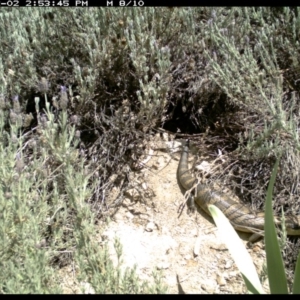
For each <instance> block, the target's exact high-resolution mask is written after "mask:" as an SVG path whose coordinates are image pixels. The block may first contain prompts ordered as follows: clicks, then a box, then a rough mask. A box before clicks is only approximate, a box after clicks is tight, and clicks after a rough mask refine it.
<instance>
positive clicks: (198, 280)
mask: <svg viewBox="0 0 300 300" xmlns="http://www.w3.org/2000/svg"><path fill="white" fill-rule="evenodd" d="M180 145H181V144H180V142H178V141H173V142H169V141H167V138H165V141H164V140H162V139H161V138H158V137H156V141H152V142H151V143H149V145H148V146H149V148H148V150H147V153H148V155H146V156H145V157H144V160H143V163H144V165H143V168H141V169H140V170H139V171H137V172H135V173H133V174H132V178H131V180H132V181H133V182H134V183H135V184H136V186H137V187H139V188H140V192H142V195H141V194H139V193H137V192H136V191H135V190H131V191H128V192H127V198H126V199H125V200H124V201H123V204H122V206H121V207H120V209H119V210H118V212H117V213H116V214H115V215H114V217H113V218H112V222H110V223H109V225H108V226H107V228H106V230H105V231H104V232H103V234H102V235H101V236H99V237H97V238H98V239H99V243H100V242H101V241H104V240H106V241H108V244H109V249H110V255H111V258H112V259H113V261H115V262H116V263H117V258H116V253H115V250H114V247H113V244H114V240H115V237H118V238H119V239H120V242H121V244H122V245H123V256H122V260H123V268H124V269H125V268H126V267H133V266H134V265H136V266H137V274H138V275H139V278H140V279H145V280H149V281H151V279H152V276H151V274H152V271H153V270H161V271H162V272H163V281H164V283H165V284H166V285H167V286H168V293H170V294H178V293H180V294H183V293H185V294H212V293H220V294H228V293H230V294H238V293H247V290H246V287H245V284H244V281H243V279H242V277H241V275H240V273H239V270H238V269H237V267H236V265H235V263H234V261H233V259H232V257H231V256H230V254H229V252H228V250H227V248H226V246H225V244H224V243H223V241H222V237H221V236H220V235H219V233H218V231H217V228H216V226H215V225H214V223H213V220H212V219H211V218H210V217H209V216H208V215H207V214H205V213H204V212H202V211H201V210H200V209H198V211H195V212H194V213H192V214H191V213H188V210H187V208H186V207H185V208H184V209H183V211H182V214H181V215H180V214H179V208H180V206H181V205H182V204H183V203H184V202H185V198H184V193H183V192H182V191H181V189H180V187H179V185H178V182H177V178H176V171H177V166H178V162H179V158H180V151H181V148H180ZM192 161H193V156H192V155H190V162H192ZM112 192H113V193H115V192H116V191H112ZM99 226H100V227H103V224H102V225H101V224H100V225H99ZM100 227H99V231H101V230H100ZM249 236H250V235H248V234H246V233H242V234H240V237H241V239H242V240H243V242H244V244H245V246H246V244H247V241H248V238H249ZM263 248H264V246H263V244H262V242H261V241H259V242H257V243H255V244H254V246H253V247H252V248H251V249H249V248H248V251H249V253H250V255H251V257H252V258H253V261H254V265H255V266H256V268H257V271H258V273H259V274H260V272H261V269H262V265H263V263H264V261H265V251H264V249H263ZM61 271H62V272H63V274H64V276H63V278H65V283H66V284H63V285H64V292H66V293H82V292H85V293H94V291H93V289H92V288H91V286H90V285H89V284H88V283H83V282H81V283H78V282H74V281H73V282H72V280H71V277H72V278H73V279H74V270H72V268H71V267H70V266H69V267H68V268H67V269H65V270H61ZM263 287H264V288H265V290H266V291H268V283H267V282H266V281H265V282H264V283H263Z"/></svg>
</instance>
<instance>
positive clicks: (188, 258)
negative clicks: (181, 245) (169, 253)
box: [184, 254, 192, 260]
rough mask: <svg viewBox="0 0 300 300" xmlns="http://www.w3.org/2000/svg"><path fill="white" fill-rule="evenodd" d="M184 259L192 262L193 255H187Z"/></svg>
mask: <svg viewBox="0 0 300 300" xmlns="http://www.w3.org/2000/svg"><path fill="white" fill-rule="evenodd" d="M184 259H185V260H190V259H192V255H190V254H187V255H185V256H184Z"/></svg>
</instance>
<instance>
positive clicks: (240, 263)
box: [208, 205, 265, 294]
mask: <svg viewBox="0 0 300 300" xmlns="http://www.w3.org/2000/svg"><path fill="white" fill-rule="evenodd" d="M208 209H209V211H210V213H211V215H212V217H213V219H214V221H215V223H216V226H217V227H218V230H219V231H220V235H221V236H222V237H223V241H224V243H225V244H226V246H227V248H228V250H229V253H230V254H231V256H232V257H233V259H234V261H235V263H236V265H237V267H238V269H239V270H240V272H241V274H242V276H243V279H244V281H245V284H246V286H247V289H248V291H249V292H250V293H252V294H264V293H265V292H264V290H263V288H262V286H261V283H260V281H259V278H258V275H257V272H256V269H255V267H254V265H253V262H252V259H251V256H250V255H249V253H248V251H247V250H246V248H245V246H244V244H243V243H242V241H241V240H240V238H239V236H238V235H237V233H236V231H235V230H234V228H233V227H232V225H231V224H230V222H229V221H228V219H227V218H226V217H225V216H224V214H223V213H222V212H221V210H220V209H219V208H217V207H216V206H215V205H209V206H208Z"/></svg>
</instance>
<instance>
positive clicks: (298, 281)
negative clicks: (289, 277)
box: [293, 252, 300, 294]
mask: <svg viewBox="0 0 300 300" xmlns="http://www.w3.org/2000/svg"><path fill="white" fill-rule="evenodd" d="M293 294H300V252H299V254H298V258H297V263H296V268H295V276H294V285H293Z"/></svg>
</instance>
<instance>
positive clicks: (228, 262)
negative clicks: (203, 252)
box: [224, 260, 233, 269]
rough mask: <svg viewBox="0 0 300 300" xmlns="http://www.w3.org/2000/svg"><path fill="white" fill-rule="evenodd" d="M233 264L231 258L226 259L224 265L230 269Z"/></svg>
mask: <svg viewBox="0 0 300 300" xmlns="http://www.w3.org/2000/svg"><path fill="white" fill-rule="evenodd" d="M232 265H233V261H232V260H228V261H227V262H226V264H225V266H224V268H225V269H230V268H231V267H232Z"/></svg>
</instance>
